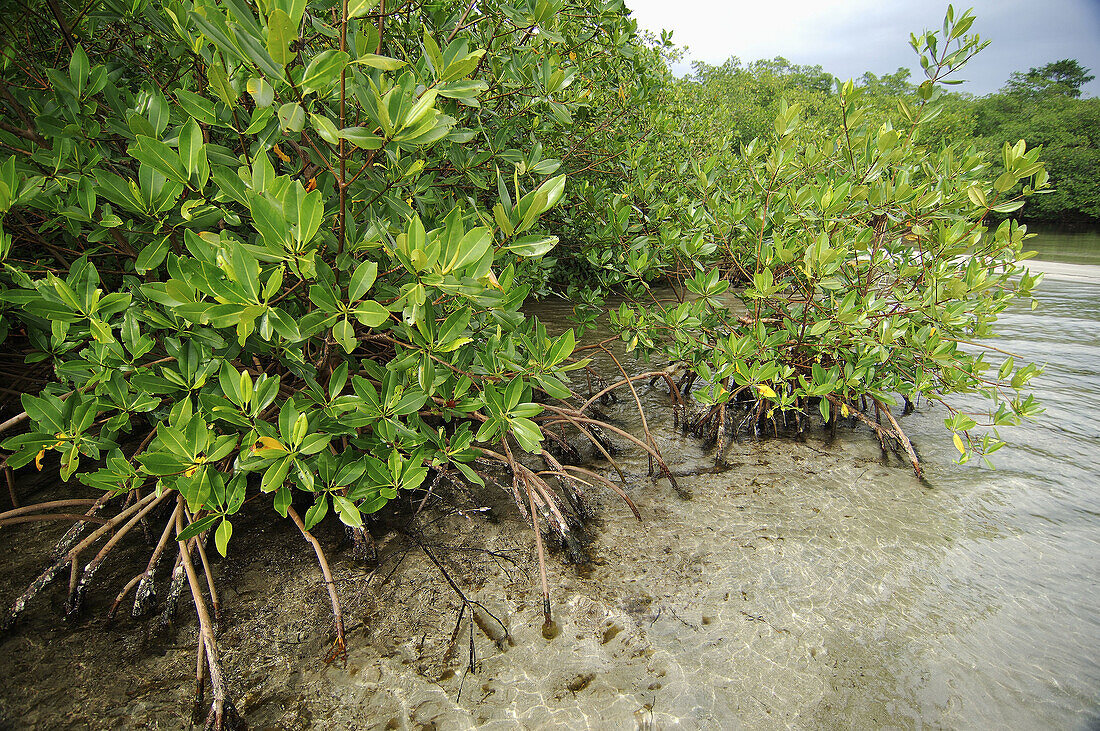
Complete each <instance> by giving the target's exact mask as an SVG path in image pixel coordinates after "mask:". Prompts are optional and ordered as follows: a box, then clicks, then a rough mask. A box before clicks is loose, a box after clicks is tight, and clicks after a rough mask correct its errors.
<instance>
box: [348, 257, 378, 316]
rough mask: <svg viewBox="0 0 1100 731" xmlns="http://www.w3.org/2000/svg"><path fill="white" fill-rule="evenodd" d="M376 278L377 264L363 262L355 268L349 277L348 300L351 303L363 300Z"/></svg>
mask: <svg viewBox="0 0 1100 731" xmlns="http://www.w3.org/2000/svg"><path fill="white" fill-rule="evenodd" d="M377 276H378V263H377V262H373V261H365V262H363V263H362V264H360V265H359V266H357V267H355V272H354V273H353V274H352V275H351V282H350V283H349V285H348V298H349V299H350V300H351V301H352V302H355V301H357V300H361V299H363V295H365V294H366V293H367V290H368V289H370V288H371V285H372V284H374V279H375V277H377ZM387 314H388V313H387ZM379 324H381V323H379Z"/></svg>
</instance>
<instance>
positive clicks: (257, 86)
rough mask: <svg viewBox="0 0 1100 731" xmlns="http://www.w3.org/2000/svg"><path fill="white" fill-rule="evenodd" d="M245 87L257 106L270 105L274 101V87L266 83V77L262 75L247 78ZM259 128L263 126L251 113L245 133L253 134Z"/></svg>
mask: <svg viewBox="0 0 1100 731" xmlns="http://www.w3.org/2000/svg"><path fill="white" fill-rule="evenodd" d="M246 88H247V89H248V93H249V94H250V95H251V96H252V99H253V101H255V102H256V106H257V107H270V106H271V103H272V102H273V101H275V89H273V88H272V87H271V84H269V83H267V79H264V78H263V77H260V76H254V77H252V78H251V79H249V80H248V84H247V87H246ZM265 124H266V122H265ZM261 129H263V127H262V126H259V125H258V123H257V121H256V118H255V115H253V121H252V124H250V125H248V130H247V131H246V134H255V133H256V132H259V131H260V130H261Z"/></svg>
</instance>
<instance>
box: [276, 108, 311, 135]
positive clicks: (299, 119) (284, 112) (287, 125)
mask: <svg viewBox="0 0 1100 731" xmlns="http://www.w3.org/2000/svg"><path fill="white" fill-rule="evenodd" d="M279 126H281V127H282V128H283V131H285V132H301V131H302V128H304V127H305V126H306V111H305V110H304V109H302V107H301V105H300V104H298V103H297V102H287V103H286V104H284V105H282V106H281V107H279Z"/></svg>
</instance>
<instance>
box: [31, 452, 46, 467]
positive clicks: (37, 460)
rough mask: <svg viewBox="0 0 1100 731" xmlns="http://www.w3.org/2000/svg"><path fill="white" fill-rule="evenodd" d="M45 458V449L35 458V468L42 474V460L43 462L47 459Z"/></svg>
mask: <svg viewBox="0 0 1100 731" xmlns="http://www.w3.org/2000/svg"><path fill="white" fill-rule="evenodd" d="M45 456H46V450H45V449H43V450H42V451H41V452H39V453H38V455H37V456H36V457H35V458H34V466H35V467H37V468H38V471H39V472H41V471H42V460H43V459H44V458H45Z"/></svg>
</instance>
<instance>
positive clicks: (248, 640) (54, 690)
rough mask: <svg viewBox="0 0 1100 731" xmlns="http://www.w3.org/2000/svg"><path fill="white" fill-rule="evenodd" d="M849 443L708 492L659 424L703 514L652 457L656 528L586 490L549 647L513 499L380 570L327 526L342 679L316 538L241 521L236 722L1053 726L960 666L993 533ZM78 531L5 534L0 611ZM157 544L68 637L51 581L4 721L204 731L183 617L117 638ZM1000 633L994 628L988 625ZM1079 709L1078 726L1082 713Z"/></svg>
mask: <svg viewBox="0 0 1100 731" xmlns="http://www.w3.org/2000/svg"><path fill="white" fill-rule="evenodd" d="M651 426H652V425H651ZM655 429H658V430H660V429H661V426H660V425H657V426H655ZM841 432H842V433H841V435H840V437H839V438H838V439H837V440H836V441H835V442H833V443H832V444H829V445H826V444H824V443H823V441H822V436H821V435H820V434H818V435H816V436H811V437H810V438H809V439H808V440H807V441H805V442H802V443H796V442H792V441H789V440H767V441H763V442H754V441H751V440H744V441H742V442H740V443H738V444H735V445H734V446H733V447H732V449H731V450H730V452H729V453H728V455H727V458H728V461H729V463H730V464H729V469H727V470H725V471H723V472H721V473H716V474H707V473H706V472H703V473H702V474H693V473H696V472H698V471H699V469H700V468H701V467H702V468H707V467H709V466H710V465H712V464H713V461H712V458H710V457H708V456H707V455H706V454H705V453H704V452H703V451H702V448H701V446H700V444H699V443H698V442H697V441H695V440H693V439H690V438H681V437H678V436H676V435H675V434H674V433H673V432H672V430H671V429H670V428H665V429H663V431H659V432H658V433H662V434H663V436H664V439H663V444H662V449H663V451H664V453H665V454H666V456H667V458H668V461H669V463H670V465H671V467H672V470H673V472H674V473H677V474H680V475H682V476H681V478H680V479H681V483H682V485H683V487H685V488H687V489H688V490H690V491H691V493H692V494H693V497H692V499H690V500H685V499H682V498H681V497H678V496H677V494H676V492H675V491H674V490H673V489H672V488H671V486H670V485H669V483H668V481H667V480H660V481H658V482H654V481H653V480H652V479H650V478H648V477H647V476H646V474H645V473H646V463H645V461H644V460H638V459H637V458H636V457H630V456H627V457H624V461H623V466H624V469H625V470H626V472H627V475H628V482H629V483H630V484H629V492H630V494H631V496H632V497H633V499H634V500H635V501H636V503H637V504H638V507H639V509H640V510H641V512H642V515H643V517H644V522H641V523H639V522H638V521H637V520H635V519H634V518H633V516H632V515H631V514H630V512H629V510H628V509H627V508H626V506H625V505H624V504H623V503H622V502H621V501H619V500H618V498H616V497H614V496H613V495H610V496H609V495H606V494H603V492H602V491H601V490H599V489H596V488H593V489H592V490H591V495H592V496H593V497H594V498H595V502H596V504H597V507H598V509H599V514H600V517H599V519H598V521H597V524H596V525H593V526H592V534H593V536H594V539H593V540H592V542H591V544H590V545H589V547H588V548H589V553H590V555H591V557H592V561H591V562H590V563H589V564H587V565H584V566H574V565H569V564H567V563H565V558H564V554H563V553H562V552H561V551H555V552H554V553H553V554H552V555H551V557H550V561H549V570H550V576H549V580H550V585H551V591H552V596H553V601H554V605H553V613H554V619H555V621H556V623H557V626H558V628H559V629H560V632H559V633H557V634H556V636H553V637H552V638H550V639H547V637H545V636H544V634H543V627H542V607H541V598H540V594H539V591H538V584H539V581H538V568H537V561H536V559H535V552H534V542H533V536H532V534H531V532H530V530H529V529H528V528H526V527H525V525H524V524H523V523H522V522H521V520H520V518H519V517H518V513H517V511H516V509H515V506H514V504H510V503H509V500H510V497H508V496H507V495H506V494H504V493H501V492H498V491H487V492H486V493H484V494H482V495H480V496H478V497H477V498H476V500H477V501H481V502H483V503H484V504H485V505H486V506H488V507H490V508H491V511H489V513H486V512H482V513H478V512H472V511H471V509H472V508H476V507H478V504H477V502H471V501H470V499H469V498H461V499H460V498H457V497H455V498H451V500H452V501H454V504H453V505H452V506H451V507H446V506H437V507H436V508H435V509H433V510H432V511H429V512H426V513H424V514H422V515H421V517H420V518H419V519H417V520H416V521H415V522H414V523H412V524H409V525H408V526H407V527H408V532H407V533H406V534H402V533H393V532H391V533H390V534H389V537H388V538H387V539H384V540H383V541H382V543H381V545H380V557H381V558H380V563H379V565H378V566H377V567H373V568H372V567H366V566H361V565H358V564H356V563H354V562H353V561H352V560H351V559H350V557H349V555H348V553H347V552H346V551H344V550H342V549H341V548H340V538H341V536H340V535H339V532H338V531H335V530H331V529H330V530H327V531H326V530H324V529H322V530H319V531H318V535H319V538H320V540H321V541H322V543H323V544H324V545H325V547H326V550H328V551H329V552H330V555H331V556H332V558H333V563H334V566H333V568H334V571H335V572H336V575H337V579H338V582H339V591H340V594H341V597H342V599H343V601H344V605H345V616H346V621H347V627H348V642H349V655H348V661H347V665H346V667H345V666H343V665H340V664H338V663H337V664H334V665H326V664H325V663H324V662H323V661H322V658H323V657H324V655H325V654H326V652H327V650H328V648H329V646H330V643H331V641H332V637H333V633H332V623H331V616H330V613H329V606H328V601H327V596H326V594H325V591H324V587H323V585H322V583H321V577H320V572H319V570H318V569H317V566H316V564H315V562H314V560H313V556H312V551H311V550H310V549H309V547H308V545H306V544H305V543H304V542H303V541H301V539H300V537H299V536H298V535H297V533H296V532H295V531H294V529H293V526H291V525H290V524H289V523H287V524H284V525H276V526H271V525H267V526H266V527H264V526H262V525H256V526H253V527H251V528H249V527H248V526H247V525H243V524H242V525H240V526H238V528H237V530H236V532H235V533H236V536H237V537H235V538H234V545H233V546H232V550H231V553H230V557H229V558H228V559H225V560H221V561H220V562H218V563H217V565H216V568H215V571H216V575H217V577H218V581H219V585H220V587H221V592H222V597H221V599H222V605H223V617H222V621H221V623H220V634H219V638H218V639H219V644H220V647H221V648H222V650H223V653H224V656H225V666H226V672H227V676H228V678H229V682H230V686H231V688H232V690H233V692H234V694H235V697H236V699H237V704H238V708H240V709H241V710H242V711H243V712H244V714H245V716H246V718H247V720H248V721H249V723H250V724H251V726H252V727H253V728H272V729H305V728H346V729H437V730H443V729H468V728H475V727H476V728H488V729H521V728H522V729H533V728H568V729H601V730H603V729H666V728H686V729H704V728H706V729H718V728H721V729H727V728H735V727H738V726H739V725H744V726H746V727H748V728H753V729H758V728H765V729H766V728H786V727H799V728H837V727H844V728H868V729H870V728H881V727H903V728H904V727H912V726H918V725H922V724H931V725H934V726H946V727H958V726H966V725H970V724H972V723H974V722H975V721H976V719H980V720H981V722H982V724H983V725H984V724H987V723H988V724H991V725H1008V726H1016V727H1020V726H1019V725H1017V723H1014V721H1015V722H1023V725H1024V726H1028V725H1030V722H1036V723H1038V722H1039V721H1040V720H1041V719H1042V718H1044V717H1043V716H1041V715H1039V716H1034V717H1032V716H1028V715H1027V713H1026V712H1025V713H1023V715H1021V710H1020V708H1021V704H1022V706H1023V707H1025V708H1028V707H1030V706H1031V705H1033V703H1032V701H1029V700H1028V699H1026V698H1025V699H1023V700H1021V701H1019V703H1008V704H1002V703H998V702H994V701H995V699H996V693H997V689H995V688H993V689H987V688H982V687H977V688H975V687H972V684H981V683H993V684H996V683H997V682H1000V681H999V676H997V674H996V673H993V674H992V675H990V674H989V673H986V674H984V675H980V676H976V675H974V673H973V667H970V668H967V667H956V665H957V664H958V663H957V662H956V658H957V657H959V656H963V657H965V656H966V650H965V649H963V650H960V649H959V648H954V647H953V645H952V643H953V642H954V637H955V636H956V635H957V634H963V633H970V634H971V635H972V634H973V633H974V632H975V631H976V630H975V628H976V627H977V628H980V627H981V625H982V622H983V621H986V620H988V619H989V618H990V617H992V616H994V615H995V614H996V613H997V611H999V610H998V607H999V606H1000V604H999V602H1000V601H1001V600H1000V599H999V598H998V597H997V596H996V595H995V594H994V593H992V592H989V595H988V596H986V592H985V591H984V590H983V589H981V588H980V587H979V588H978V589H974V590H971V591H969V592H968V593H966V595H965V598H960V599H953V598H952V596H953V594H954V592H953V590H952V587H951V586H950V585H948V583H947V582H948V580H949V577H950V576H951V575H952V574H953V572H955V570H956V569H957V559H955V558H952V555H953V554H952V550H953V546H954V545H956V544H957V543H959V542H967V541H981V540H985V537H984V536H983V531H988V530H990V529H989V527H988V526H985V525H983V523H982V521H981V520H971V519H965V518H964V516H963V514H962V513H963V510H964V507H963V503H960V502H959V501H958V500H955V499H950V498H948V497H947V496H946V495H945V493H944V491H941V490H935V489H929V488H927V487H925V486H922V485H921V484H920V483H918V482H917V480H916V479H915V478H914V477H913V475H912V472H911V470H909V469H908V468H907V467H906V466H905V465H903V464H902V463H900V462H899V461H898V460H897V459H896V458H892V457H891V458H889V459H884V458H883V457H882V455H881V454H880V452H879V448H878V444H877V442H875V441H874V440H873V439H872V438H870V437H869V436H868V435H866V434H865V433H863V432H858V431H851V430H849V429H846V428H845V429H842V430H841ZM949 467H950V466H949ZM931 469H932V471H933V478H934V476H935V475H934V472H935V469H936V468H935V466H934V465H933V466H932V467H931ZM609 474H610V473H609ZM460 500H461V502H459V501H460ZM456 509H461V510H462V513H461V514H460V513H458V512H455V511H456ZM490 514H491V517H492V519H490V517H487V515H490ZM60 531H61V529H60V528H58V527H57V526H49V527H42V526H40V525H34V526H20V527H19V528H18V529H12V530H10V531H9V530H5V531H4V535H3V536H2V540H3V545H4V550H5V552H6V560H5V564H4V568H3V575H2V577H0V599H2V600H3V601H4V602H5V603H7V602H9V601H10V600H11V598H12V597H14V596H15V594H16V593H17V591H18V588H19V587H21V586H22V585H25V584H26V582H29V581H30V579H31V578H33V575H34V573H35V572H36V571H37V570H39V569H40V567H41V565H42V557H43V555H44V552H45V550H46V547H48V545H50V542H51V541H52V540H53V539H54V538H56V535H57V534H59V533H60ZM410 534H411V536H410ZM245 535H249V536H250V537H249V540H247V541H245V540H241V537H242V536H245ZM418 541H419V543H418ZM420 543H422V544H423V545H426V546H428V547H429V550H430V551H431V553H432V555H433V556H435V557H436V558H437V559H438V560H439V561H440V562H441V563H443V564H444V565H445V566H446V567H447V570H448V572H449V573H450V575H451V576H452V577H453V578H454V580H455V581H456V582H457V583H458V585H459V586H460V588H461V589H462V591H463V592H464V593H465V594H466V595H467V596H468V597H469V598H470V599H473V600H476V601H479V602H480V603H481V604H482V605H483V606H484V608H485V610H487V612H489V613H491V614H493V615H495V616H496V617H498V618H500V619H501V620H502V621H503V623H504V624H506V625H507V626H508V627H509V628H510V635H511V642H508V641H504V642H501V643H499V644H498V643H497V642H495V641H494V639H493V637H491V636H490V635H497V636H499V632H497V631H496V630H495V629H493V627H492V622H491V621H490V620H487V619H486V618H485V617H486V615H482V616H481V619H482V621H481V622H480V623H472V622H471V621H470V613H469V612H467V613H466V616H465V617H464V618H463V619H462V621H461V622H460V623H458V624H457V627H456V622H458V619H459V612H460V609H461V607H462V601H461V600H460V598H459V597H458V595H457V594H456V592H455V591H454V590H453V589H452V588H451V587H450V586H449V585H448V584H447V582H446V581H445V580H444V578H443V576H442V573H441V572H440V570H439V569H438V568H437V567H436V566H435V565H434V564H433V563H432V562H431V561H430V560H429V558H428V556H427V554H426V553H425V551H424V550H423V548H422V547H421V545H420ZM147 551H148V549H147V548H145V547H144V546H143V545H141V543H140V541H134V542H133V544H132V545H129V546H127V547H126V548H125V551H124V552H122V553H121V554H120V555H119V556H118V557H117V558H116V559H115V560H114V561H113V562H112V563H110V564H109V565H108V568H105V569H104V570H103V571H102V572H101V576H99V577H97V588H98V590H97V591H93V592H92V597H91V601H90V603H89V606H88V610H87V611H86V613H85V616H86V617H87V619H86V620H85V621H84V622H83V624H81V625H80V626H79V627H78V628H76V630H75V631H74V630H73V628H71V627H68V626H66V625H64V624H63V622H62V621H61V620H60V616H61V610H60V604H61V601H62V599H63V596H62V594H63V592H62V589H61V587H55V588H54V589H51V590H50V591H48V592H47V593H46V594H45V595H44V596H43V597H40V598H39V599H38V600H37V603H36V604H35V605H34V606H33V607H32V609H31V610H30V611H29V612H28V613H27V615H26V618H25V619H24V620H23V621H22V622H21V623H20V624H19V625H17V627H16V629H15V630H13V632H12V633H11V634H9V635H8V636H7V637H5V638H4V639H3V640H2V644H0V673H2V675H3V678H4V683H3V686H2V690H0V725H3V726H6V727H12V728H62V727H81V728H119V727H127V728H182V727H185V726H186V725H187V719H188V717H189V712H190V704H191V700H192V698H191V688H192V684H193V673H194V662H195V659H194V642H195V635H196V623H195V621H194V619H193V616H191V615H190V614H189V603H186V602H181V605H180V610H179V613H178V618H177V623H176V624H175V626H174V627H171V628H170V629H167V630H165V629H158V627H157V623H156V621H155V620H154V621H147V622H135V621H133V620H131V619H129V618H124V619H122V620H120V621H119V622H118V623H117V624H116V625H115V626H114V627H111V628H108V627H106V626H105V625H104V622H103V621H102V619H101V617H102V614H103V611H104V610H105V608H106V606H107V604H108V603H109V602H110V601H111V600H112V599H113V597H114V594H115V592H117V590H118V588H119V587H120V586H121V584H122V583H124V582H125V580H126V579H127V578H128V577H129V576H132V575H133V574H134V573H136V568H135V567H140V564H141V563H142V562H143V561H144V560H145V559H144V558H143V556H147ZM479 611H480V610H479ZM479 624H480V625H486V626H487V627H488V629H489V631H488V632H486V631H485V630H484V629H482V627H481V626H479ZM979 631H980V630H979ZM990 631H991V632H993V633H996V632H999V629H998V627H997V625H996V624H995V623H994V624H992V625H991V629H990ZM976 662H981V660H980V659H979V660H977V661H976ZM963 664H964V665H965V662H964V663H963ZM471 668H472V669H471ZM989 678H992V680H989ZM1073 704H1076V705H1073ZM1073 704H1071V705H1070V707H1069V711H1068V712H1069V713H1072V712H1073V711H1074V709H1076V710H1077V711H1080V709H1081V708H1082V707H1087V706H1088V704H1089V700H1088V699H1074V700H1073ZM1056 710H1057V712H1058V713H1065V712H1067V711H1066V709H1065V708H1062V707H1059V708H1058V709H1056ZM1056 717H1057V714H1056ZM1070 717H1072V715H1071V716H1070ZM1046 718H1049V715H1048V716H1046ZM1078 718H1080V717H1079V716H1078Z"/></svg>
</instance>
